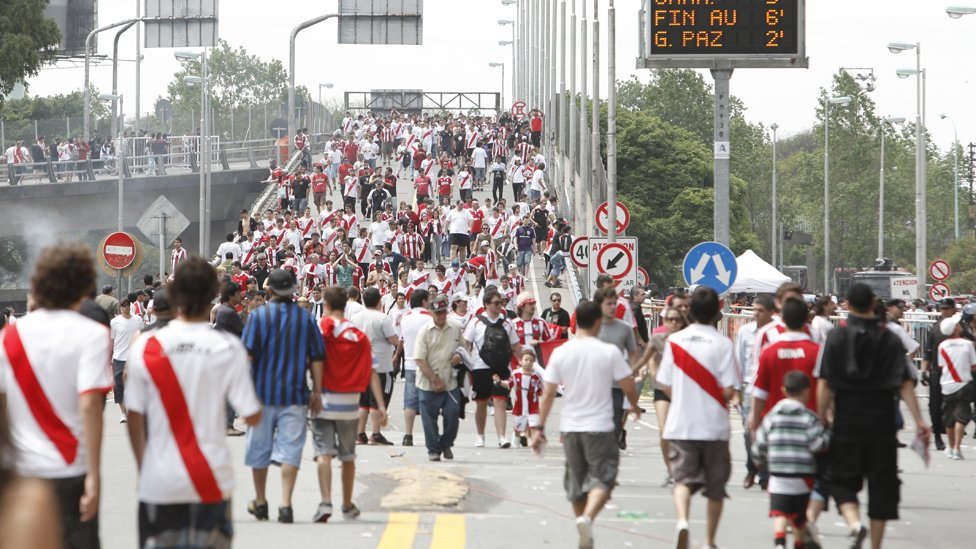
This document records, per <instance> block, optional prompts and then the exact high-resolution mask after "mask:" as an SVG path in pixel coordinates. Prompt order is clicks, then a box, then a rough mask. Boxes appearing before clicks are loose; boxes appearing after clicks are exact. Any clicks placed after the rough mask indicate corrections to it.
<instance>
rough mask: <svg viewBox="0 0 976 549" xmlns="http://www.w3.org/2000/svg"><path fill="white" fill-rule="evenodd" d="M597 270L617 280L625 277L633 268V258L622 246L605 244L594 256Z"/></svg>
mask: <svg viewBox="0 0 976 549" xmlns="http://www.w3.org/2000/svg"><path fill="white" fill-rule="evenodd" d="M596 264H597V268H598V269H599V270H600V272H601V273H606V274H608V275H610V276H612V277H613V278H614V280H619V279H621V278H624V277H625V276H627V274H628V273H630V270H631V269H632V268H633V267H634V256H633V254H632V253H630V250H629V249H627V247H626V246H624V245H623V244H617V243H614V244H607V245H606V246H604V247H603V248H601V249H600V253H598V254H597V256H596Z"/></svg>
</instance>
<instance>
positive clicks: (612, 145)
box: [597, 0, 617, 244]
mask: <svg viewBox="0 0 976 549" xmlns="http://www.w3.org/2000/svg"><path fill="white" fill-rule="evenodd" d="M616 39H617V10H616V8H614V6H613V0H610V7H609V9H608V10H607V70H608V72H609V75H608V76H607V202H608V203H609V207H608V208H607V213H608V214H609V215H608V217H607V219H608V220H607V225H608V227H607V229H609V231H610V232H609V234H608V235H607V236H608V237H609V241H610V243H611V244H612V243H614V242H616V241H617V47H616V43H615V42H616ZM597 152H599V151H597Z"/></svg>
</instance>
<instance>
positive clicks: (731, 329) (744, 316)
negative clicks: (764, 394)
mask: <svg viewBox="0 0 976 549" xmlns="http://www.w3.org/2000/svg"><path fill="white" fill-rule="evenodd" d="M643 309H644V318H645V319H646V320H647V329H648V332H652V331H654V330H655V329H657V328H658V327H659V326H661V312H662V311H663V310H664V305H663V304H659V303H653V302H652V303H651V304H649V305H648V304H645V305H644V307H643ZM846 319H847V317H846V316H832V317H830V321H831V322H832V323H833V324H834V326H838V325H839V324H840V323H841V322H842V321H844V320H846ZM753 320H755V319H754V318H753V315H752V313H749V312H742V313H726V314H723V315H722V320H721V322H719V325H718V331H719V332H721V333H723V334H725V335H726V336H727V337H728V338H729V339H731V340H732V341H735V337H736V335H737V334H738V333H739V330H740V329H741V328H742V327H743V326H745V325H746V324H748V323H750V322H752V321H753ZM935 323H936V320H935V319H934V318H932V317H931V315H929V318H924V319H922V318H904V319H902V320H901V322H900V324H901V326H902V328H904V329H905V331H906V332H908V334H909V335H911V336H912V338H913V339H915V341H917V342H918V344H919V349H925V348H926V347H927V346H928V342H929V329H931V328H932V326H933V325H935ZM921 361H922V353H921V352H918V353H916V354H915V362H917V363H920V362H921Z"/></svg>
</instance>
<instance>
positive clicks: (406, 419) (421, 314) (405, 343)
mask: <svg viewBox="0 0 976 549" xmlns="http://www.w3.org/2000/svg"><path fill="white" fill-rule="evenodd" d="M429 300H430V294H428V293H427V290H414V291H413V293H411V294H410V310H409V311H407V312H405V313H403V314H402V315H401V316H400V328H399V330H398V332H399V333H398V335H399V336H400V343H399V345H398V347H397V351H396V352H397V354H402V355H403V378H404V381H405V383H404V386H403V425H404V435H403V445H404V446H413V423H414V420H415V419H417V413H418V412H419V411H420V400H419V395H418V393H417V363H416V361H415V360H414V346H415V345H416V344H417V334H418V333H420V329H421V328H423V327H424V326H426V325H427V324H428V323H429V322H431V316H430V312H429V311H428V310H427V305H428V302H429Z"/></svg>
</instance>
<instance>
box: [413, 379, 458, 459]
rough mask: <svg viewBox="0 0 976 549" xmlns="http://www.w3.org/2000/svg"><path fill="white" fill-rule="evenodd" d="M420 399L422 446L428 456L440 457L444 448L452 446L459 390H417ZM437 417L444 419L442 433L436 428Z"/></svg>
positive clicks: (455, 431)
mask: <svg viewBox="0 0 976 549" xmlns="http://www.w3.org/2000/svg"><path fill="white" fill-rule="evenodd" d="M417 393H418V395H419V397H420V421H421V422H422V423H423V425H424V444H425V445H426V446H427V453H428V454H437V455H440V454H441V452H443V451H444V448H450V447H452V446H454V439H456V438H457V432H458V415H459V414H460V413H461V405H460V402H461V390H460V389H457V388H455V389H454V390H453V391H445V392H443V393H436V392H434V391H424V390H423V389H417ZM437 416H442V417H443V418H444V433H443V434H440V432H439V431H438V428H437Z"/></svg>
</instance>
